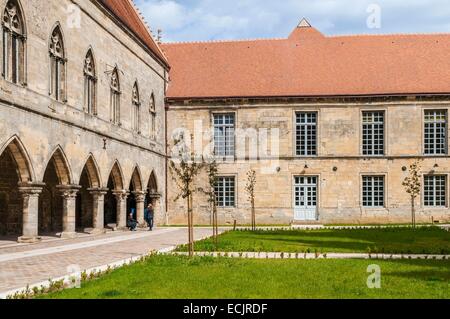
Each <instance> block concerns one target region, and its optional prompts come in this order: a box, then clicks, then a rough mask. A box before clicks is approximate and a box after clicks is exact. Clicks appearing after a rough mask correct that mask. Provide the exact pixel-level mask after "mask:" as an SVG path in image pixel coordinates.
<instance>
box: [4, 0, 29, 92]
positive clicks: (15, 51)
mask: <svg viewBox="0 0 450 319" xmlns="http://www.w3.org/2000/svg"><path fill="white" fill-rule="evenodd" d="M2 25H3V78H4V79H6V80H8V81H11V82H13V83H16V84H25V82H26V81H25V39H26V36H25V23H24V19H23V16H22V11H21V9H20V5H19V3H18V2H17V1H15V0H10V1H8V2H7V4H6V8H5V11H4V13H3V23H2Z"/></svg>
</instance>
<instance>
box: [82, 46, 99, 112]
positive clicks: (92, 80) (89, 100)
mask: <svg viewBox="0 0 450 319" xmlns="http://www.w3.org/2000/svg"><path fill="white" fill-rule="evenodd" d="M96 66H97V64H96V62H95V56H94V51H93V49H92V47H91V46H89V48H88V50H87V53H86V56H85V58H84V63H83V75H84V109H85V111H86V112H88V113H90V114H92V115H97V68H96Z"/></svg>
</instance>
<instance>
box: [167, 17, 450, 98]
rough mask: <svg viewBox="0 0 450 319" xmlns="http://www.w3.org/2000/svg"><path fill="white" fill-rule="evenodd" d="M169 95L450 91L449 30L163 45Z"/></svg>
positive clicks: (308, 31)
mask: <svg viewBox="0 0 450 319" xmlns="http://www.w3.org/2000/svg"><path fill="white" fill-rule="evenodd" d="M162 48H163V51H164V52H165V53H166V56H167V57H168V59H169V61H170V63H171V67H172V70H171V73H170V77H171V83H170V85H169V91H168V97H169V98H222V97H230V98H232V97H290V96H296V97H320V96H361V95H363V96H365V95H397V94H438V93H443V94H446V93H450V34H430V35H358V36H333V37H327V36H324V35H323V34H321V33H320V32H319V31H317V30H316V29H314V28H312V27H305V26H303V27H297V28H296V29H295V30H294V31H293V32H292V34H291V35H290V36H289V38H287V39H274V40H253V41H223V42H203V43H202V42H198V43H175V44H163V45H162Z"/></svg>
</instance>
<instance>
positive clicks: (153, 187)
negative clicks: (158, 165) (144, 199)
mask: <svg viewBox="0 0 450 319" xmlns="http://www.w3.org/2000/svg"><path fill="white" fill-rule="evenodd" d="M147 188H148V193H149V194H150V195H156V194H158V180H157V178H156V174H155V171H152V173H151V174H150V178H149V179H148V184H147Z"/></svg>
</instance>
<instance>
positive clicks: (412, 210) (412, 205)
mask: <svg viewBox="0 0 450 319" xmlns="http://www.w3.org/2000/svg"><path fill="white" fill-rule="evenodd" d="M415 204H416V203H415V198H414V197H411V217H412V226H413V229H415V228H416V206H415Z"/></svg>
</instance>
